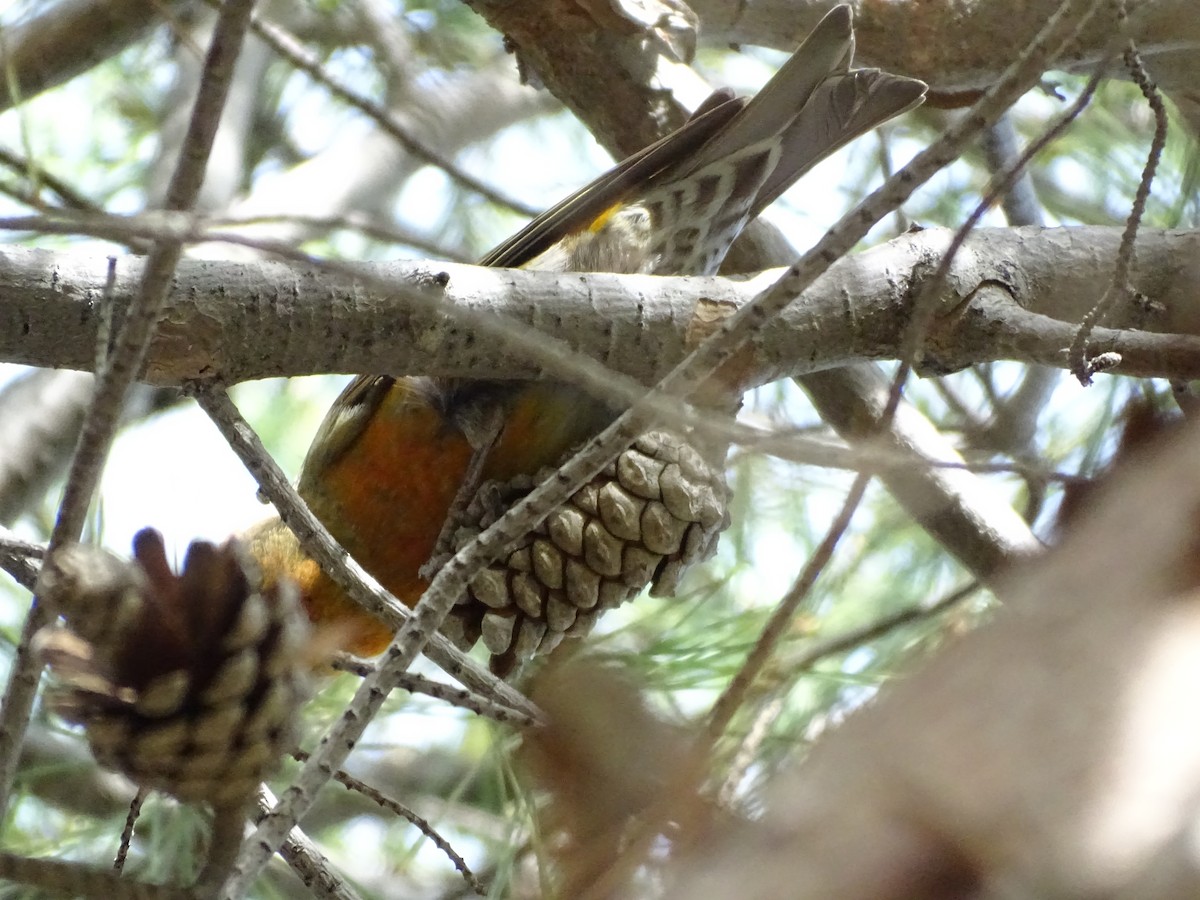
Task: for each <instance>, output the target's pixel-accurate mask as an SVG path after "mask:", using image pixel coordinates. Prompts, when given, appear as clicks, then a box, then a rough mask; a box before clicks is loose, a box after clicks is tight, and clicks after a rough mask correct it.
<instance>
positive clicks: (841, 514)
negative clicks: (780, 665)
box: [704, 472, 871, 746]
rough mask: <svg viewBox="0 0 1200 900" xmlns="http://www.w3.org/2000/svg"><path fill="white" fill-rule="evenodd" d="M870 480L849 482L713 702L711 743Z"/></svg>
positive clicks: (864, 476)
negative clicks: (817, 538) (821, 533)
mask: <svg viewBox="0 0 1200 900" xmlns="http://www.w3.org/2000/svg"><path fill="white" fill-rule="evenodd" d="M870 481H871V475H870V473H867V472H862V473H859V475H858V476H856V477H855V479H854V483H853V484H851V485H850V490H849V492H848V493H847V494H846V499H845V501H844V502H843V503H842V508H841V509H840V510H839V511H838V514H837V516H835V517H834V520H833V522H832V523H831V524H830V526H829V530H828V531H827V532H826V533H825V537H824V538H822V540H821V543H820V544H818V545H817V547H816V549H815V550H814V551H813V553H812V556H810V557H809V558H808V562H806V563H805V564H804V568H803V569H802V570H801V572H800V574H799V575H798V576H797V578H796V580H795V581H794V582H793V583H792V586H791V587H790V588H788V592H787V593H786V594H784V595H783V598H782V599H781V600H780V601H779V603H778V604H776V606H775V610H774V611H773V612H772V613H771V617H770V619H768V620H767V624H766V625H765V626H764V627H763V629H762V632H761V633H760V634H759V636H758V640H757V641H755V643H754V647H753V648H752V649H751V650H750V653H749V655H748V656H747V657H746V661H745V662H744V663H742V665H741V668H739V669H738V672H737V674H736V675H735V676H734V677H733V679H732V680H731V681H730V682H729V686H728V687H726V688H725V691H724V692H723V693H722V694H721V696H720V697H719V698H717V702H716V703H715V704H713V708H712V712H711V713H709V716H708V721H707V722H706V723H705V726H704V739H705V740H706V741H707V742H708V744H709V745H710V746H711V745H712V744H714V743H715V742H716V741H717V739H718V738H720V736H721V735H722V734H724V733H725V729H726V728H728V727H729V723H730V722H731V721H733V717H734V716H735V715H736V714H737V711H738V710H739V709H740V708H741V705H742V702H743V701H744V700H745V699H746V696H747V695H748V694H749V692H750V689H751V687H752V686H753V685H754V682H755V681H756V680H757V678H758V676H759V674H760V673H761V672H762V671H763V669H764V668H765V667H766V665H767V662H768V660H770V658H771V656H772V654H773V653H774V652H775V648H776V647H777V646H778V645H779V642H780V640H782V638H783V636H784V635H785V634H787V633H788V631H790V630H791V625H792V621H793V619H795V617H796V614H797V613H798V612H799V611H800V607H801V604H803V603H804V601H805V600H806V599H807V598H808V597H809V595H810V593H811V591H812V588H813V585H814V584H816V581H817V578H818V577H819V576H820V574H821V573H822V572H823V571H825V567H826V566H827V565H828V564H829V561H830V560H831V559H832V558H833V552H834V550H836V549H837V545H838V543H839V542H840V541H841V539H842V536H843V535H844V534H845V533H846V529H847V528H849V527H850V520H851V519H853V518H854V513H855V512H856V511H857V510H858V506H859V504H860V503H861V502H862V498H863V494H864V493H866V490H867V485H868V484H869V483H870Z"/></svg>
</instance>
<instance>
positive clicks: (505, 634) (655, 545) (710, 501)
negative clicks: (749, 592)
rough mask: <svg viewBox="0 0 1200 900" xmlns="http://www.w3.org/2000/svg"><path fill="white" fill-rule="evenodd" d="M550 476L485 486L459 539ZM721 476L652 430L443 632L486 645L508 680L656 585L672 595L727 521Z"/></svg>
mask: <svg viewBox="0 0 1200 900" xmlns="http://www.w3.org/2000/svg"><path fill="white" fill-rule="evenodd" d="M549 474H550V470H547V471H545V472H541V473H539V474H538V476H537V477H535V478H524V479H514V480H513V481H511V482H507V483H503V484H497V483H495V482H489V483H487V484H485V485H483V486H482V487H481V488H480V490H479V493H478V494H477V496H476V498H475V500H474V501H473V502H472V503H471V504H470V505H469V507H468V508H467V510H466V512H465V513H464V515H463V517H462V522H463V524H462V525H461V526H460V527H459V528H458V530H457V532H456V533H455V549H456V550H457V549H460V548H462V547H463V546H465V545H466V544H467V543H468V542H469V541H470V540H472V539H473V538H474V537H475V536H476V535H478V534H479V533H480V532H481V531H482V530H483V529H484V528H486V527H487V526H488V525H490V524H491V523H492V522H494V521H495V520H496V519H497V518H498V517H499V516H500V515H501V514H502V513H503V512H504V510H505V509H507V508H509V507H510V506H512V504H513V503H514V502H516V501H517V500H519V499H521V497H523V496H524V495H525V494H527V493H528V492H529V490H530V489H531V488H532V487H533V486H534V485H535V484H537V483H539V482H540V481H541V480H542V479H544V478H545V477H547V476H548V475H549ZM727 502H728V488H727V487H726V485H725V479H724V474H723V472H722V471H721V470H720V469H719V468H716V467H713V466H711V465H709V464H708V463H707V462H706V461H705V460H704V459H703V457H701V455H700V454H699V453H698V452H697V451H696V450H695V449H694V448H693V447H692V446H691V445H690V444H689V443H688V442H687V440H686V439H684V438H681V437H680V436H678V435H676V434H672V433H670V432H663V431H654V432H648V433H646V434H644V435H643V436H642V437H640V438H639V439H638V440H637V441H636V442H635V443H634V444H633V446H632V447H630V448H628V449H627V450H625V451H624V452H622V453H621V454H620V455H619V456H617V458H616V459H615V460H614V461H613V462H612V463H610V464H609V465H608V466H607V467H606V468H605V469H604V471H602V472H601V473H600V474H599V475H597V476H596V477H595V478H593V479H592V481H591V482H589V483H588V484H586V485H584V486H583V487H582V488H580V489H579V490H578V491H577V492H576V493H575V494H574V495H573V496H572V497H571V498H570V499H569V500H568V501H567V502H566V503H564V504H563V505H562V506H561V507H559V508H558V509H557V510H555V511H554V512H553V513H551V514H550V515H549V516H548V517H547V518H546V520H545V521H544V522H542V524H541V525H539V526H538V527H537V528H535V529H534V530H533V531H532V532H530V534H529V535H528V536H527V537H526V539H525V540H524V541H523V542H522V544H521V545H520V546H519V547H517V549H515V550H514V551H512V553H510V554H509V555H508V557H507V559H504V560H501V561H498V562H496V563H493V564H492V565H491V566H489V567H487V568H486V569H484V570H483V571H482V572H480V573H479V574H478V575H477V576H476V577H475V578H474V579H473V580H472V582H471V585H470V588H469V590H468V593H467V595H466V596H464V597H463V599H462V600H460V601H459V603H458V605H457V606H455V607H454V609H453V610H452V611H451V613H450V615H449V617H448V618H447V619H446V621H445V622H444V623H443V625H442V630H443V632H445V633H446V634H447V636H448V637H450V638H451V639H452V640H454V641H455V642H456V643H458V644H459V645H460V646H462V647H464V648H467V647H470V646H472V645H474V644H475V642H476V641H478V640H479V639H480V638H482V640H483V643H484V646H486V647H487V649H488V651H489V652H490V653H491V654H492V658H491V666H492V669H493V671H495V672H497V673H498V674H501V675H507V674H508V673H510V672H511V671H513V669H515V668H516V667H517V666H518V665H520V664H521V663H522V662H524V661H525V660H527V659H529V658H530V657H533V656H536V655H540V654H544V653H548V652H550V651H551V650H553V649H554V648H555V647H556V646H558V644H559V643H560V642H561V641H562V640H563V638H565V637H574V638H579V637H583V636H585V635H586V634H587V633H588V632H589V631H591V629H592V626H593V625H594V624H595V623H596V619H597V618H599V616H600V615H601V614H602V613H603V612H604V611H605V610H609V609H612V608H613V607H615V606H619V605H620V604H622V603H624V602H625V601H627V600H630V599H632V598H633V597H635V596H637V595H638V594H639V593H640V592H641V591H642V589H643V588H645V587H646V585H647V584H649V585H650V593H651V594H652V595H654V596H670V595H671V594H673V593H674V592H675V591H676V590H677V588H678V586H679V580H680V577H681V576H682V574H683V571H684V570H685V569H686V568H687V567H688V566H690V565H691V564H693V563H695V562H700V561H702V560H705V559H708V558H709V557H710V556H712V554H713V552H714V551H715V550H716V546H717V538H718V537H719V535H720V533H721V531H722V530H724V529H725V527H726V526H727V525H728V524H729V514H728V511H727V508H726V507H727Z"/></svg>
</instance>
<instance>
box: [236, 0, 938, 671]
mask: <svg viewBox="0 0 1200 900" xmlns="http://www.w3.org/2000/svg"><path fill="white" fill-rule="evenodd" d="M853 53H854V33H853V23H852V18H851V12H850V8H849V7H848V6H838V7H835V8H834V9H833V10H832V11H831V12H830V13H829V14H828V15H826V16H825V18H824V19H822V21H821V22H820V23H819V24H818V25H817V27H816V29H814V31H813V32H812V34H810V35H809V37H808V39H807V40H805V42H804V43H803V45H801V47H800V48H799V49H798V50H797V51H796V52H795V54H794V55H793V56H792V57H791V58H790V59H789V60H788V61H787V62H785V63H784V65H783V67H782V68H781V69H780V70H779V71H778V72H777V73H776V75H775V76H774V77H773V78H772V79H771V80H770V81H769V82H768V83H767V84H766V85H765V86H764V87H763V88H762V90H761V91H759V93H758V94H757V95H756V96H755V97H754V98H753V99H752V100H750V101H749V102H747V101H745V100H742V99H735V98H733V97H732V96H731V95H730V94H728V93H726V92H720V91H719V92H717V93H715V94H714V95H713V96H712V97H710V98H709V99H708V100H707V101H706V102H705V103H704V104H703V105H702V106H701V107H700V109H698V110H697V112H696V113H695V114H694V115H693V116H692V117H691V118H690V119H689V120H688V121H687V122H686V123H685V124H684V125H683V127H681V128H680V129H679V130H677V131H675V132H674V133H672V134H670V135H668V136H667V137H665V138H663V139H662V140H660V141H658V142H657V143H655V144H652V145H651V146H649V147H647V148H645V149H644V150H642V151H641V152H639V153H637V154H635V155H634V156H631V157H630V158H628V159H626V160H625V161H624V162H622V163H620V164H619V165H617V166H616V167H615V168H613V169H612V170H611V171H609V172H607V173H606V174H604V175H602V176H600V177H599V178H598V179H596V180H595V181H594V182H592V183H591V184H589V185H588V186H587V187H585V188H583V189H582V190H580V191H579V192H578V193H576V194H574V195H572V196H571V197H568V198H567V199H566V200H564V201H563V202H561V203H559V204H558V205H557V206H555V207H554V208H552V209H550V210H549V211H548V212H546V213H544V214H543V215H541V216H539V217H538V218H537V219H535V220H534V221H533V222H531V223H530V224H529V225H528V226H526V227H525V228H524V229H522V230H521V231H520V232H518V233H517V234H516V235H515V236H513V237H512V238H510V239H509V240H507V241H505V242H504V243H502V244H501V245H500V246H498V247H497V248H496V249H494V250H493V251H492V252H490V253H489V254H487V255H486V256H485V257H484V258H483V259H482V260H481V261H480V264H481V265H485V266H500V267H514V268H515V267H524V268H530V269H545V270H553V271H562V272H593V271H595V272H614V273H642V274H653V275H706V274H712V273H714V272H715V271H716V270H717V267H718V266H719V265H720V264H721V261H722V260H723V259H724V257H725V254H726V252H727V251H728V249H729V246H730V244H731V243H732V242H733V240H734V238H735V237H737V235H738V233H739V232H740V231H741V230H742V228H743V227H744V226H745V225H746V223H747V222H748V221H750V219H752V218H753V217H754V216H756V215H757V214H758V213H759V212H760V211H762V209H764V208H765V207H766V206H767V205H768V204H770V203H771V202H772V201H774V200H775V199H776V198H777V197H778V196H779V195H780V194H781V193H782V192H783V191H784V190H786V189H787V188H788V187H789V186H790V185H791V184H792V182H794V181H795V180H796V179H797V178H798V177H799V176H800V175H802V174H803V173H804V172H806V171H807V170H808V169H810V168H812V166H814V165H815V164H816V163H817V162H819V161H820V160H821V159H823V158H824V157H825V156H827V155H828V154H830V153H831V152H833V151H834V150H836V149H837V148H839V147H841V146H842V145H843V144H845V143H846V142H848V141H850V140H852V139H853V138H855V137H857V136H859V135H861V134H863V133H864V132H866V131H869V130H870V129H872V128H874V127H876V126H877V125H879V124H880V123H882V122H884V121H886V120H887V119H890V118H892V117H893V116H895V115H898V114H899V113H902V112H904V111H905V110H908V109H911V108H912V107H914V106H916V105H917V104H918V103H920V102H921V99H922V97H923V96H924V92H925V85H924V84H923V83H921V82H919V81H916V80H913V79H910V78H904V77H901V76H897V75H892V74H889V73H886V72H881V71H879V70H876V69H851V68H850V63H851V59H852V57H853ZM497 417H498V418H497ZM612 417H613V411H612V410H610V409H609V408H608V407H606V406H605V404H604V403H603V402H601V401H599V400H596V399H595V398H593V397H590V396H588V395H586V394H584V393H583V392H582V391H580V390H578V389H576V388H573V387H571V386H569V385H565V384H561V383H554V382H549V381H529V382H516V381H512V382H497V381H463V380H445V379H433V378H422V377H393V376H389V375H362V376H359V377H357V378H355V379H354V380H353V381H352V382H351V383H350V385H349V386H348V387H347V388H346V389H345V391H344V392H343V393H342V394H341V396H340V397H338V399H337V400H336V401H335V403H334V404H333V406H332V408H331V409H330V410H329V413H328V414H327V416H326V418H325V421H324V423H323V424H322V425H321V427H320V430H319V431H318V433H317V435H316V438H315V439H314V441H313V444H312V447H311V449H310V450H309V452H308V456H307V459H306V460H305V462H304V466H303V470H302V472H301V475H300V483H299V492H300V494H301V495H302V496H303V497H304V499H305V500H306V501H307V502H308V504H309V505H310V506H311V508H312V510H313V512H314V513H315V514H316V515H317V516H318V517H319V518H320V519H321V520H322V521H323V522H324V523H325V524H326V526H327V527H328V528H329V530H330V531H331V532H332V533H333V535H334V537H336V538H337V539H338V540H339V541H340V542H341V543H342V545H343V546H344V547H345V548H346V549H347V550H348V551H349V552H350V553H351V554H352V555H353V556H354V558H355V559H356V560H358V562H359V563H361V564H362V565H363V566H364V567H365V568H366V569H367V570H368V571H370V572H371V573H372V574H373V575H374V576H375V577H376V579H378V580H379V582H380V583H381V584H383V585H384V586H385V587H386V588H388V590H390V591H391V592H392V593H393V594H395V595H396V597H397V598H398V599H400V600H401V601H403V602H405V603H407V604H410V605H412V604H414V603H415V602H416V601H417V599H418V598H419V597H420V595H421V593H422V591H423V590H424V589H425V587H426V584H427V582H426V581H425V579H424V578H423V577H422V576H421V574H420V570H421V568H422V566H423V565H424V564H425V563H426V562H427V561H428V560H429V559H430V556H431V554H433V553H434V550H435V545H436V544H437V542H438V537H439V534H440V533H441V531H442V527H443V523H444V521H445V519H446V516H447V512H448V510H449V508H450V506H451V504H452V502H453V500H454V498H455V496H456V494H457V493H458V491H459V487H460V485H461V483H462V481H463V478H464V473H465V472H466V471H467V468H468V466H469V464H470V462H471V460H472V458H473V456H474V454H475V453H476V451H477V450H478V451H480V452H486V454H487V455H486V459H485V460H484V461H483V462H484V465H483V478H484V479H494V480H497V481H507V480H509V479H511V478H513V477H515V476H520V475H532V474H534V473H536V472H538V470H539V469H542V468H543V467H545V466H554V465H557V464H558V463H559V462H561V460H562V459H563V457H564V455H565V454H566V453H567V452H568V451H569V450H570V449H571V448H573V447H574V446H575V445H577V444H579V443H580V442H582V441H583V440H585V439H586V438H588V437H590V436H591V435H593V434H594V433H596V432H597V431H599V430H600V429H601V428H602V427H603V426H604V425H606V424H607V423H608V421H610V420H611V418H612ZM486 421H495V422H498V423H499V430H498V433H497V434H498V436H496V437H495V439H494V441H492V442H490V443H489V442H488V441H487V440H485V439H484V438H482V437H481V436H480V435H481V434H482V432H483V431H484V430H485V429H483V428H482V427H481V424H480V423H481V422H486ZM248 538H249V543H250V547H251V550H252V552H253V553H254V555H255V556H256V557H257V559H258V560H259V562H260V564H261V566H262V568H263V571H264V573H265V576H266V577H267V579H268V580H272V579H275V578H277V577H279V576H281V575H284V574H286V575H289V576H291V577H292V578H294V579H295V580H296V581H298V582H299V584H300V587H301V590H302V593H303V596H304V599H305V603H306V606H307V608H308V612H309V615H310V616H311V617H312V619H313V620H314V621H315V622H317V623H337V624H338V625H339V626H340V627H342V628H343V629H345V633H346V634H347V640H346V642H345V649H347V650H349V651H351V652H355V653H358V654H360V655H373V654H375V653H378V652H379V651H381V650H382V649H383V648H384V647H385V646H386V645H387V643H388V641H389V640H390V638H391V632H390V630H389V629H388V628H387V627H386V626H384V625H383V624H382V623H380V622H379V621H377V620H376V619H374V618H373V617H371V616H370V615H369V614H367V613H366V612H364V611H362V610H361V609H360V608H358V607H357V606H356V605H354V604H353V602H352V601H351V600H349V599H348V598H347V597H346V596H345V595H344V594H343V592H342V591H341V590H340V589H339V588H338V587H337V586H336V585H335V584H334V583H333V582H332V581H331V580H330V579H329V578H328V577H327V576H326V575H325V574H324V573H322V572H321V570H320V568H319V567H318V566H317V565H316V563H315V562H313V561H312V560H310V559H307V558H306V557H305V556H304V555H303V554H302V553H301V552H300V550H299V548H298V545H297V542H296V540H295V538H294V537H293V536H292V535H291V534H290V532H288V531H287V529H286V528H285V527H284V526H283V525H282V524H281V523H280V522H279V521H278V520H277V519H276V520H272V521H269V522H266V523H264V524H262V525H260V526H259V527H257V528H256V529H255V530H254V531H252V532H251V534H250V535H249V536H248Z"/></svg>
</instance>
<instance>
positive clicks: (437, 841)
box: [292, 749, 487, 897]
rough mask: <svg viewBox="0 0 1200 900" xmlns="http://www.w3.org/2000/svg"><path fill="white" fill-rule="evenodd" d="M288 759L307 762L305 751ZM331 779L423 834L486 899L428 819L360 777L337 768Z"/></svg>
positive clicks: (469, 870) (463, 861)
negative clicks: (292, 758)
mask: <svg viewBox="0 0 1200 900" xmlns="http://www.w3.org/2000/svg"><path fill="white" fill-rule="evenodd" d="M292 756H293V757H294V758H295V759H296V760H297V761H299V762H307V761H308V758H309V755H308V753H307V752H305V751H304V750H299V749H297V750H293V751H292ZM333 780H334V781H336V782H338V783H339V784H341V785H342V786H344V787H345V788H347V789H348V790H351V791H354V792H356V793H359V794H362V795H363V796H364V797H366V798H367V799H368V800H370V801H372V802H373V803H375V804H377V805H379V806H381V807H382V808H383V809H385V810H387V811H388V812H390V813H392V814H393V815H397V816H399V817H400V818H402V819H404V820H405V821H406V822H408V823H409V824H410V825H412V826H413V827H414V828H416V829H417V830H418V831H419V832H421V834H423V835H425V837H427V838H428V839H429V840H430V842H431V843H433V845H434V846H435V847H437V848H438V849H439V850H441V851H442V853H444V854H446V858H447V859H449V860H450V862H451V863H452V864H453V866H454V868H455V869H456V870H457V871H458V873H459V874H460V875H462V877H463V880H464V881H465V882H466V883H467V884H468V885H469V886H470V888H471V890H473V891H474V892H475V893H476V894H478V895H479V896H481V897H486V896H487V889H486V888H485V887H484V886H483V885H482V884H481V883H480V881H479V879H478V878H477V877H476V876H475V873H474V872H472V871H471V867H470V866H468V865H467V862H466V860H464V859H463V858H462V857H461V856H460V855H459V854H458V852H457V851H456V850H455V849H454V847H453V846H451V844H450V842H449V841H448V840H446V839H445V838H444V837H442V836H441V834H439V833H438V831H437V829H436V828H434V827H433V826H432V825H430V824H429V820H428V819H426V818H424V817H423V816H419V815H417V813H415V812H413V810H411V809H409V808H408V807H407V806H405V805H404V804H403V803H401V802H399V801H398V800H393V799H392V798H391V797H388V796H387V795H386V794H384V793H383V792H382V791H379V790H377V789H375V788H373V787H372V786H371V785H369V784H367V783H366V782H365V781H363V780H362V779H361V778H355V777H354V776H353V775H350V774H348V773H347V772H345V771H343V770H341V769H339V770H338V771H337V772H335V773H334V775H333Z"/></svg>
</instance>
